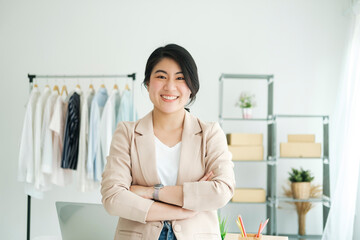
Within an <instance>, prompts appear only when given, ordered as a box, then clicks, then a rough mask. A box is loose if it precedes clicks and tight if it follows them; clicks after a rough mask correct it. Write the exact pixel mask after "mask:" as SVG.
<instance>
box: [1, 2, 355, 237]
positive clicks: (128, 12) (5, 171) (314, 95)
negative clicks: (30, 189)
mask: <svg viewBox="0 0 360 240" xmlns="http://www.w3.org/2000/svg"><path fill="white" fill-rule="evenodd" d="M345 7H346V0H332V1H329V0H317V1H314V0H293V1H284V0H268V1H260V0H240V1H239V0H236V1H235V0H233V1H230V0H227V1H209V0H198V1H165V0H163V1H160V0H154V1H145V0H142V1H84V0H83V1H68V0H67V1H56V2H55V1H45V0H43V1H41V0H35V1H20V0H12V1H10V0H9V1H5V0H0V84H1V88H0V89H1V90H0V91H1V94H0V97H1V101H0V106H1V109H0V110H1V112H2V117H1V120H0V121H1V124H0V128H1V137H0V139H1V140H0V141H1V142H0V146H1V154H2V157H1V165H2V167H1V170H0V171H1V172H0V189H1V195H0V203H1V204H0V216H1V217H0V238H1V239H24V238H25V235H26V196H25V195H24V193H23V185H22V184H21V183H18V182H17V181H16V174H17V158H18V146H19V141H20V134H21V128H22V122H23V116H24V112H25V104H26V102H27V98H28V91H29V88H28V79H27V77H26V75H27V74H28V73H35V74H111V73H131V72H136V73H137V77H138V79H137V82H136V98H137V108H138V112H139V114H140V116H142V115H144V114H145V113H147V112H148V111H149V110H150V109H151V104H150V102H149V101H148V97H147V94H146V91H145V90H144V89H143V88H142V87H141V86H140V83H141V81H142V79H143V72H144V66H145V63H146V60H147V57H148V56H149V54H150V53H151V52H152V51H153V50H154V49H155V48H156V47H158V46H161V45H164V44H166V43H172V42H174V43H177V44H180V45H182V46H184V47H185V48H187V49H188V50H189V51H190V52H191V53H192V55H193V57H194V58H195V60H196V62H197V64H198V68H199V74H200V81H201V88H200V92H199V94H198V99H197V102H196V103H195V104H194V105H193V107H192V112H193V113H194V114H195V115H197V116H199V117H200V118H201V119H203V120H207V121H216V120H217V117H218V78H219V76H220V74H221V73H250V74H274V75H275V90H274V92H275V97H274V103H275V106H274V110H275V113H278V114H279V113H280V114H281V113H288V114H331V113H332V110H333V106H334V104H335V97H336V90H337V83H338V78H339V76H340V71H341V64H342V57H343V52H344V49H345V44H346V41H347V34H348V27H349V16H347V15H344V14H343V13H344V9H345ZM49 83H50V84H51V83H52V82H51V80H49ZM239 93H240V90H239V89H236V88H235V89H230V90H229V92H228V93H227V95H228V96H230V97H234V96H235V97H234V98H236V97H237V96H238V94H239ZM259 98H260V96H259ZM230 104H233V103H230ZM231 107H232V105H231V106H229V108H231ZM264 107H265V106H264V104H259V105H258V107H257V110H256V111H261V109H262V108H264ZM231 111H232V110H230V112H231ZM234 111H236V109H234ZM238 113H240V112H239V111H238ZM255 114H256V113H255ZM300 124H302V123H300ZM303 125H304V124H303ZM305 125H306V124H305ZM311 127H313V124H312V123H311V124H307V125H306V126H305V129H311ZM229 131H230V130H229ZM314 131H316V130H314ZM282 134H285V133H282ZM284 136H285V135H284ZM320 140H321V139H320ZM281 141H284V140H281ZM283 171H284V172H283V174H281V173H280V176H279V179H284V176H286V171H287V168H286V169H284V170H283ZM314 171H315V173H316V174H317V176H318V177H320V175H321V167H315V170H314ZM284 174H285V175H284ZM259 182H262V183H264V181H261V180H259ZM283 183H284V182H281V183H279V187H280V186H281V185H283ZM242 184H244V183H243V182H238V185H242ZM99 199H100V195H99V193H98V192H93V193H87V194H82V193H78V192H77V191H76V190H75V188H73V187H69V188H66V189H61V188H56V189H54V190H53V191H51V192H49V193H48V194H46V197H45V199H44V200H42V201H38V200H37V201H36V200H34V201H33V205H32V214H33V217H32V228H31V231H32V236H36V235H59V234H60V232H59V227H58V223H57V218H56V212H55V207H54V201H56V200H66V201H86V202H97V201H99ZM238 211H240V210H238ZM252 212H259V214H263V213H264V211H259V210H256V209H255V210H253V211H252ZM309 214H312V213H309ZM295 216H296V215H295V212H294V210H287V211H285V213H283V214H282V215H281V219H280V221H279V229H280V230H281V231H282V232H288V233H291V232H294V231H296V218H295ZM261 218H263V217H262V216H261ZM260 220H261V219H260ZM308 221H309V222H308V232H309V233H319V232H320V233H321V225H322V223H321V210H320V212H319V211H317V210H316V209H315V210H314V214H313V215H312V216H311V217H309V218H308ZM249 222H254V224H257V223H258V221H257V219H256V220H253V219H252V220H249ZM254 224H253V225H254ZM44 226H46V228H44ZM249 228H250V229H252V228H254V227H253V226H252V227H249Z"/></svg>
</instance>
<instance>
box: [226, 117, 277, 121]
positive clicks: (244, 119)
mask: <svg viewBox="0 0 360 240" xmlns="http://www.w3.org/2000/svg"><path fill="white" fill-rule="evenodd" d="M219 119H220V120H223V121H250V122H251V121H263V122H267V121H270V120H272V119H271V118H236V117H235V118H232V117H219Z"/></svg>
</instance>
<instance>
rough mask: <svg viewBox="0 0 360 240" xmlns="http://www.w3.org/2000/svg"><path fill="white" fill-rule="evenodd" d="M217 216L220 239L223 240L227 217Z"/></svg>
mask: <svg viewBox="0 0 360 240" xmlns="http://www.w3.org/2000/svg"><path fill="white" fill-rule="evenodd" d="M218 218H219V225H220V234H221V239H222V240H224V239H225V236H226V233H227V226H226V222H227V218H223V219H222V218H221V217H220V216H218Z"/></svg>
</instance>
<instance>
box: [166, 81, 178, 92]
mask: <svg viewBox="0 0 360 240" xmlns="http://www.w3.org/2000/svg"><path fill="white" fill-rule="evenodd" d="M164 89H165V90H173V89H176V82H175V80H173V79H169V80H168V81H166V83H165V85H164Z"/></svg>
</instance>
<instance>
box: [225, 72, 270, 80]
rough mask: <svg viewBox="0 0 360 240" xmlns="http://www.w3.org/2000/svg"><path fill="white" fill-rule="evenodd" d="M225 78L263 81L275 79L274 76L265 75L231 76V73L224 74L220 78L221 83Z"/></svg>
mask: <svg viewBox="0 0 360 240" xmlns="http://www.w3.org/2000/svg"><path fill="white" fill-rule="evenodd" d="M224 78H227V79H259V80H261V79H263V80H269V79H271V78H274V75H265V74H231V73H223V74H221V76H220V81H221V80H222V79H224Z"/></svg>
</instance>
